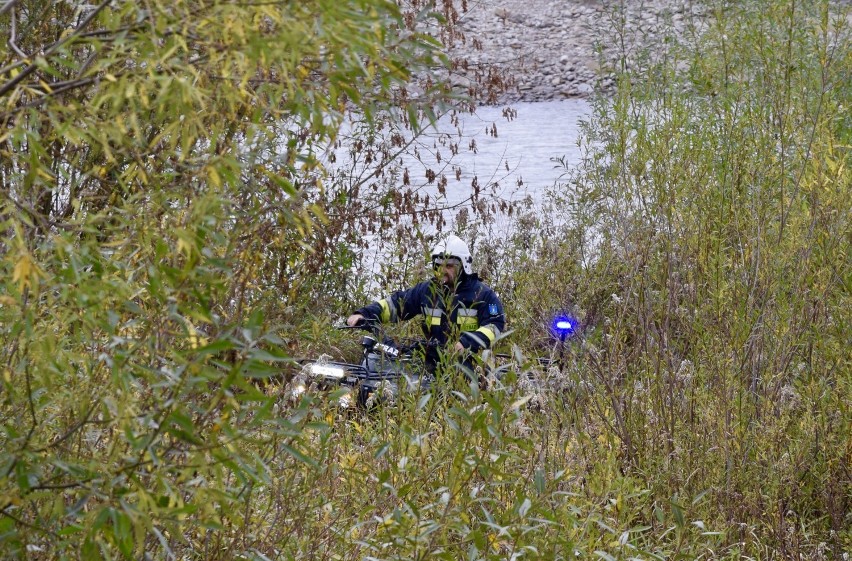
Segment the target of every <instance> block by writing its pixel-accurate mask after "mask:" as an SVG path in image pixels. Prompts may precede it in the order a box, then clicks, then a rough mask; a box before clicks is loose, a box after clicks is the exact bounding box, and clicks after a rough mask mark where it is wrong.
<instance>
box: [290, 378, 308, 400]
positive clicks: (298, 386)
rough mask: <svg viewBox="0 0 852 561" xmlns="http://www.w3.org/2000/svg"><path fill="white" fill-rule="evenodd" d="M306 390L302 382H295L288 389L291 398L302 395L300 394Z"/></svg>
mask: <svg viewBox="0 0 852 561" xmlns="http://www.w3.org/2000/svg"><path fill="white" fill-rule="evenodd" d="M306 390H307V388H306V387H305V384H304V383H303V382H296V383H294V384H293V386H292V388H291V389H290V395H291V396H293V399H298V398H300V397H302V394H303V393H305V391H306Z"/></svg>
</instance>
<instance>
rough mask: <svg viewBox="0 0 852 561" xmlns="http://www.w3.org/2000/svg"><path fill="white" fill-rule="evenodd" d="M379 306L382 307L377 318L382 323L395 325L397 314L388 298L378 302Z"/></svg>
mask: <svg viewBox="0 0 852 561" xmlns="http://www.w3.org/2000/svg"><path fill="white" fill-rule="evenodd" d="M379 306H381V307H382V314H381V315H380V316H379V319H380V320H381V322H382V323H391V322H393V323H396V322H398V321H399V314H398V313H397V311H396V306H395V305H394V303H393V300H391V299H390V298H385V299H384V300H379Z"/></svg>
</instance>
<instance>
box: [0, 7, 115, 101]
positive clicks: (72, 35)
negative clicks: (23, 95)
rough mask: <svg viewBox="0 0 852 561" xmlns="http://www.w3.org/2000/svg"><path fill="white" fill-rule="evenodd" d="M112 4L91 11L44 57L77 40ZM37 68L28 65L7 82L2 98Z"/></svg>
mask: <svg viewBox="0 0 852 561" xmlns="http://www.w3.org/2000/svg"><path fill="white" fill-rule="evenodd" d="M110 2H112V0H104V1H103V2H101V3H100V5H99V6H98V7H97V8H95V9H94V10H92V11H91V13H89V15H88V16H86V19H84V20H83V21H82V22H80V25H78V26H77V27H76V28H75V29H74V31H73V32H72V33H70V34H68V36H66V37H63V38H62V39H60V40H59V41H57V42H56V43H54V44H53V45H51V46H50V48H48V49H47V50H46V51H45V52H44V55H43V56H44V57H48V56H50V55H52V54H53V53H55V52H56V51H58V50H59V49H60V47H62V46H63V45H65V44H66V43H68V42H69V41H71V40H72V39H74V38H76V37H77V35H79V33H80V31H82V30H83V29H84V28H85V27H86V26H87V25H89V23H91V21H92V20H93V19H95V17H97V15H98V14H99V13H100V12H101V11H103V9H104V8H106V7H107V6H108V5H109V3H110ZM10 3H11V2H10ZM7 6H8V4H7ZM37 68H38V65H37V64H36V63H35V62H33V63H31V64H30V65H28V66H27V67H26V68H24V69H23V70H21V73H20V74H18V75H17V76H15V77H14V78H12V79H11V80H9V81H8V82H6V83H5V84H3V86H2V87H0V97H2V96H4V95H6V94H7V93H9V91H10V90H12V89H13V88H15V87H16V86H17V85H18V84H20V83H21V82H23V81H24V79H25V78H26V77H27V76H29V75H30V74H32V73H33V72H35V70H36V69H37Z"/></svg>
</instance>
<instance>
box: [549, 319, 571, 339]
mask: <svg viewBox="0 0 852 561" xmlns="http://www.w3.org/2000/svg"><path fill="white" fill-rule="evenodd" d="M576 328H577V323H576V322H575V321H574V320H572V319H571V318H565V317H560V318H556V319H555V320H554V322H553V330H554V331H555V332H556V333H557V334H558V335H559V336H560V337H565V336H567V335H570V334H572V333H574V330H575V329H576Z"/></svg>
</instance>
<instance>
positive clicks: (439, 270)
mask: <svg viewBox="0 0 852 561" xmlns="http://www.w3.org/2000/svg"><path fill="white" fill-rule="evenodd" d="M432 267H433V268H434V269H435V277H436V278H437V279H438V280H439V281H440V282H441V283H443V284H445V285H446V286H451V287H452V286H455V285H456V281H457V280H458V278H459V272H460V271H461V262H460V261H459V260H458V259H456V258H454V257H450V258H448V259H441V258H440V257H436V258H435V259H434V260H433V261H432Z"/></svg>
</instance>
